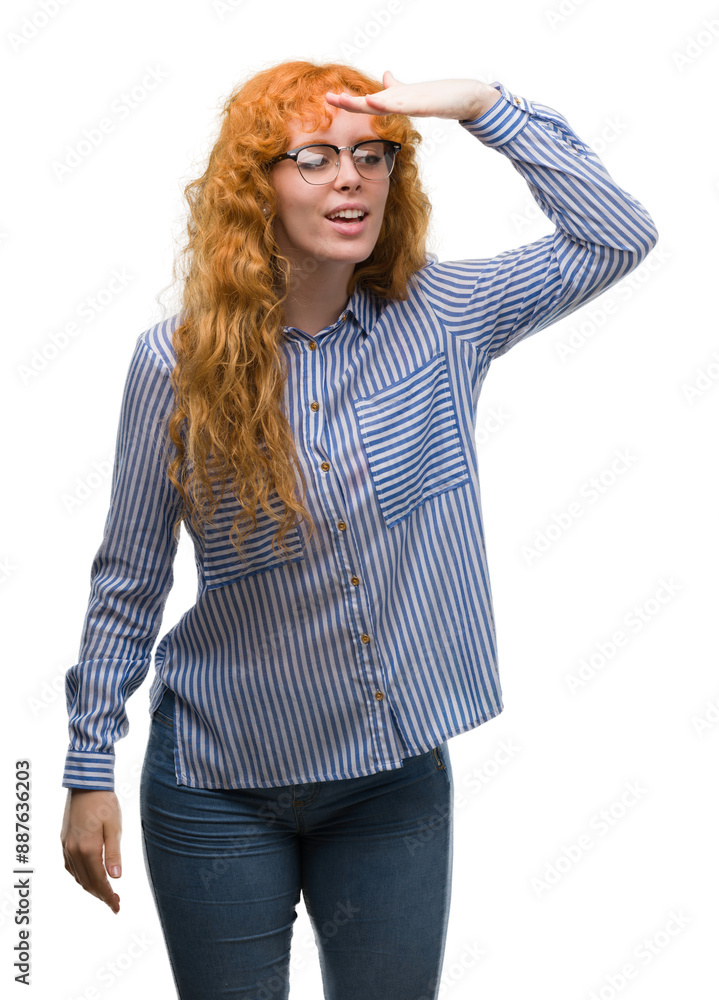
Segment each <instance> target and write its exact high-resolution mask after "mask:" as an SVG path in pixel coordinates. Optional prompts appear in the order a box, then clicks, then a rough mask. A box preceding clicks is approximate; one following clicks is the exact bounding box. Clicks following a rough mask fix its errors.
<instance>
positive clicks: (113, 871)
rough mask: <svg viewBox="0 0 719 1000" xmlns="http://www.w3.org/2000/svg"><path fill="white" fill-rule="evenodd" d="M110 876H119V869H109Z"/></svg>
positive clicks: (115, 867) (114, 866)
mask: <svg viewBox="0 0 719 1000" xmlns="http://www.w3.org/2000/svg"><path fill="white" fill-rule="evenodd" d="M110 874H111V875H115V876H117V875H119V874H120V869H119V868H118V866H117V865H113V866H112V868H111V869H110Z"/></svg>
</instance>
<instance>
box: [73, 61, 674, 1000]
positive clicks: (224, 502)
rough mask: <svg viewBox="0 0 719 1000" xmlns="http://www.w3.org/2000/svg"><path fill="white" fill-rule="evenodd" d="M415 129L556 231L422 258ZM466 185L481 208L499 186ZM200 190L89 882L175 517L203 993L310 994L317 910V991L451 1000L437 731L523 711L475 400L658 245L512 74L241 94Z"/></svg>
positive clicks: (443, 778) (155, 721)
mask: <svg viewBox="0 0 719 1000" xmlns="http://www.w3.org/2000/svg"><path fill="white" fill-rule="evenodd" d="M412 116H418V117H428V116H434V117H439V118H448V119H455V120H457V121H458V122H459V123H460V125H462V126H463V127H464V128H465V129H466V130H467V131H468V132H469V133H470V134H471V135H472V136H474V137H475V138H476V139H478V140H479V141H480V142H481V143H482V144H483V145H485V146H488V147H490V148H494V149H496V150H498V151H499V152H502V153H503V154H504V155H506V156H507V157H508V158H509V159H510V160H511V162H512V164H513V165H514V167H515V169H517V170H518V172H519V173H520V174H521V175H522V176H523V177H524V178H525V179H526V180H527V182H528V183H529V184H530V190H531V191H532V194H533V196H534V197H535V199H536V201H537V202H538V204H539V205H540V207H541V208H542V210H543V211H544V212H545V214H546V215H547V216H548V217H549V219H550V220H551V221H552V222H553V223H554V225H555V229H554V232H553V233H551V234H550V235H548V236H545V237H543V238H541V239H539V240H537V241H535V242H534V243H531V244H528V245H526V246H522V247H518V248H516V249H513V250H509V251H506V252H505V253H503V254H500V255H499V256H497V257H494V258H485V259H478V260H463V261H452V262H446V263H439V262H438V261H437V260H436V258H433V257H432V256H431V255H428V254H427V252H426V235H427V230H428V224H429V215H430V205H429V202H428V200H427V198H426V196H425V194H424V192H423V191H422V188H421V185H420V182H419V177H418V168H417V154H416V151H417V148H418V146H419V143H420V140H421V136H420V134H419V133H418V132H417V131H416V130H415V129H414V128H413V127H412V124H411V121H410V118H411V117H412ZM330 147H334V148H330ZM456 170H457V183H458V185H459V186H460V188H461V191H462V205H463V206H466V210H467V217H468V219H470V218H471V210H472V203H473V202H474V201H476V200H478V198H479V197H481V196H482V195H483V194H484V191H483V190H482V185H481V183H480V182H478V179H477V178H478V167H477V166H475V165H474V164H473V163H472V161H471V159H470V157H469V156H468V157H467V162H464V163H459V162H458V163H457V165H456ZM186 193H187V195H188V201H189V203H190V208H191V218H190V222H189V224H188V234H189V239H188V243H187V246H186V248H185V252H186V257H187V261H188V268H187V273H186V276H185V281H184V286H183V288H184V295H183V310H182V312H181V313H180V314H178V315H176V316H173V317H172V318H171V319H170V320H167V321H164V322H161V323H158V324H157V325H156V326H154V327H153V328H152V329H151V330H148V331H145V332H144V333H143V334H142V335H141V336H140V337H139V338H138V341H137V344H136V347H135V353H134V355H133V358H132V361H131V364H130V369H129V372H128V376H127V381H126V385H125V393H124V396H123V402H122V412H121V417H120V427H119V431H118V442H117V450H116V457H115V467H114V472H113V484H112V501H111V506H110V511H109V514H108V519H107V523H106V526H105V535H104V539H103V543H102V545H101V547H100V550H99V551H98V553H97V555H96V557H95V561H94V563H93V571H92V592H91V597H90V606H89V608H88V612H87V617H86V622H85V628H84V631H83V639H82V645H81V651H80V660H79V662H78V663H77V664H76V665H75V666H73V667H72V668H71V669H70V670H69V671H68V673H67V702H68V712H69V731H70V745H69V747H68V750H67V757H66V764H65V774H64V778H63V786H64V787H67V788H68V798H67V805H66V809H65V817H64V821H63V827H62V832H61V839H62V843H63V853H64V857H65V867H66V868H67V870H68V871H69V872H70V873H71V874H72V875H74V877H75V878H76V880H77V881H78V882H79V883H80V884H81V885H82V886H83V887H84V888H85V889H86V890H87V891H89V892H91V893H93V894H94V895H96V896H98V898H100V899H102V900H103V901H105V902H106V903H107V904H108V905H109V906H110V907H111V909H112V910H113V912H115V913H117V912H118V911H119V897H118V895H117V894H116V893H114V892H113V890H112V888H111V886H110V883H109V882H108V880H107V877H106V874H105V872H107V873H108V874H110V875H111V876H112V877H118V875H119V872H120V830H121V820H120V810H119V805H118V802H117V799H116V796H115V794H114V791H113V789H114V783H113V781H114V777H113V776H114V770H113V765H114V749H113V746H114V742H115V741H116V740H117V739H119V738H121V737H122V736H124V735H126V733H127V730H128V723H127V716H126V714H125V708H124V703H125V700H126V698H127V697H129V695H131V694H132V693H133V691H134V690H136V688H137V687H138V686H139V685H140V684H141V683H142V681H143V680H144V677H145V675H146V673H147V671H148V669H149V665H150V661H151V651H152V647H153V643H154V641H155V638H156V636H157V633H158V631H159V627H160V622H161V617H162V611H163V608H164V604H165V600H166V597H167V594H168V592H169V589H170V587H171V585H172V563H173V558H174V555H175V551H176V546H177V543H178V536H179V525H180V523H181V521H182V520H184V522H185V525H186V528H187V530H188V532H189V533H190V536H191V537H192V540H193V543H194V546H195V552H196V560H197V566H198V577H199V590H198V598H197V602H196V604H195V605H194V607H193V608H191V609H190V610H189V611H187V612H186V613H185V614H184V615H183V616H182V618H181V619H180V621H179V622H178V623H177V624H176V625H175V626H174V627H173V629H171V630H170V632H168V633H167V634H166V635H165V636H164V637H163V638H162V640H161V641H160V643H159V645H158V648H157V651H156V656H155V666H156V676H155V679H154V682H153V685H152V688H151V692H150V709H149V710H150V714H151V716H152V724H151V730H150V738H149V741H148V746H147V751H146V756H145V761H144V766H143V772H142V779H141V788H140V805H141V820H142V832H143V848H144V857H145V863H146V867H147V872H148V877H149V879H150V883H151V886H152V890H153V893H154V898H155V901H156V905H157V909H158V914H159V918H160V921H161V925H162V928H163V933H164V935H165V941H166V944H167V948H168V954H169V958H170V962H171V966H172V971H173V975H174V978H175V983H176V986H177V991H178V996H180V997H182V998H184V1000H188V998H199V997H215V996H220V995H223V996H224V995H228V994H230V993H231V994H233V995H237V996H240V995H242V996H246V997H252V998H253V1000H254V998H256V997H269V996H272V997H284V998H286V997H287V996H288V989H289V955H290V941H291V936H292V927H293V922H294V920H295V919H296V909H295V907H296V904H297V902H298V901H299V899H300V893H301V892H302V893H303V894H304V899H305V904H306V907H307V911H308V914H309V917H310V919H311V921H312V925H313V928H314V932H315V937H316V941H317V945H318V949H319V955H320V962H321V968H322V975H323V982H324V988H325V996H326V997H333V998H335V997H337V998H342V1000H352V998H354V997H362V998H363V1000H366V998H367V997H372V998H374V1000H410V998H411V1000H417V998H419V997H427V998H436V997H437V994H438V989H439V978H440V974H441V968H442V961H443V956H444V946H445V936H446V929H447V920H448V914H449V902H450V884H451V873H452V793H453V780H452V772H451V766H450V761H449V753H448V747H447V742H446V741H447V740H448V739H449V738H451V737H452V736H454V735H457V734H459V733H462V732H465V731H467V730H469V729H471V728H474V727H476V726H479V725H481V724H482V723H483V722H485V721H487V720H488V719H490V718H493V717H495V716H496V715H498V714H499V712H501V711H502V708H503V705H502V694H501V687H500V683H499V677H498V673H497V662H496V637H495V623H494V614H493V610H492V600H491V591H490V585H489V577H488V574H487V563H486V552H485V546H484V537H483V530H482V518H481V507H480V499H479V483H478V479H477V459H476V452H475V445H474V424H475V419H476V412H477V401H478V397H479V392H480V389H481V386H482V383H483V380H484V377H485V375H486V372H487V368H488V366H489V364H490V362H491V361H493V360H494V359H495V358H496V357H498V356H500V355H502V354H504V353H505V352H506V351H507V350H508V349H509V348H510V347H511V346H513V345H514V344H515V343H518V342H519V341H520V340H521V339H523V338H525V337H527V336H530V335H531V334H533V333H535V332H537V331H538V330H540V329H542V328H544V327H546V326H549V325H550V324H551V323H554V322H556V321H557V320H558V319H560V318H562V317H564V316H566V315H568V314H569V313H570V312H572V311H573V310H574V309H577V308H578V307H579V306H581V305H583V304H585V303H586V302H588V301H589V300H590V299H592V298H594V297H596V296H597V295H599V294H600V293H601V292H603V291H605V290H606V289H607V288H609V287H610V286H611V285H612V284H614V283H615V282H616V281H618V280H619V279H621V278H622V277H623V276H624V275H626V274H627V273H629V271H631V270H632V269H633V268H635V267H636V266H637V265H638V264H639V263H640V262H641V261H642V260H643V259H644V258H645V257H646V255H647V253H648V252H650V250H651V249H652V248H653V247H654V245H655V244H656V241H657V235H656V229H655V226H654V223H653V221H652V219H651V218H650V216H649V214H648V213H647V211H646V209H645V208H644V207H643V206H642V205H641V204H640V203H639V202H638V201H636V199H634V198H633V197H632V196H631V195H629V194H628V193H627V192H625V191H623V190H622V189H621V188H620V187H618V186H617V185H616V184H615V183H614V181H613V180H612V178H611V177H610V176H609V174H608V173H607V171H606V169H605V167H604V166H603V164H602V163H601V161H600V160H599V158H598V157H597V156H596V154H595V153H594V152H593V151H592V149H591V148H590V147H589V146H587V145H585V144H584V143H583V142H582V140H581V139H580V138H579V137H578V136H577V135H576V133H575V132H574V131H573V130H572V129H571V127H570V126H569V124H568V123H567V121H566V120H565V119H564V118H563V117H562V115H560V114H559V113H558V112H556V111H554V110H553V109H552V108H549V107H547V106H546V105H543V104H538V103H536V102H531V101H527V100H525V99H523V98H521V97H517V96H516V95H513V94H511V93H510V92H509V91H508V90H507V89H506V88H505V87H504V86H503V84H501V83H499V82H495V83H494V84H492V85H491V86H490V85H488V84H484V83H481V82H479V81H477V80H467V79H458V80H441V81H434V82H430V83H420V84H407V85H404V84H401V83H400V82H399V81H397V80H396V79H395V78H394V77H393V76H392V74H391V73H390V72H386V73H385V74H384V77H383V85H382V84H380V83H379V82H378V81H376V80H373V79H372V78H370V77H368V76H366V75H364V74H363V73H360V72H358V71H357V70H355V69H353V68H351V67H346V66H341V65H337V64H331V65H315V64H312V63H309V62H290V63H283V64H280V65H279V66H276V67H272V68H271V69H268V70H265V71H263V72H261V73H258V74H257V75H255V76H254V77H252V78H251V79H250V80H249V81H247V82H246V83H245V84H244V85H243V86H241V87H240V88H238V89H237V90H236V91H235V92H234V93H233V94H232V95H231V96H230V98H229V99H228V100H227V102H226V105H225V107H224V115H223V120H222V128H221V131H220V135H219V138H218V140H217V142H216V143H215V146H214V148H213V150H212V153H211V155H210V159H209V164H208V167H207V170H206V171H205V174H204V175H203V176H202V177H201V178H199V179H198V180H197V181H195V182H193V183H191V184H190V185H188V188H187V191H186ZM343 216H344V219H343ZM342 219H343V221H340V220H342ZM298 479H299V482H300V483H301V486H302V490H301V491H300V490H299V489H298V488H297V486H298ZM103 847H104V852H105V857H104V864H103V857H102V852H103Z"/></svg>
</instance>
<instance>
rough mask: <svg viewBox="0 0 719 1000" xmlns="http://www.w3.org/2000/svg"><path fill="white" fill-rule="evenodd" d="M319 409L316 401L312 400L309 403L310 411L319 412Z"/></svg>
mask: <svg viewBox="0 0 719 1000" xmlns="http://www.w3.org/2000/svg"><path fill="white" fill-rule="evenodd" d="M319 408H320V404H319V403H318V402H317V400H315V399H313V400H312V402H311V403H310V409H311V410H319Z"/></svg>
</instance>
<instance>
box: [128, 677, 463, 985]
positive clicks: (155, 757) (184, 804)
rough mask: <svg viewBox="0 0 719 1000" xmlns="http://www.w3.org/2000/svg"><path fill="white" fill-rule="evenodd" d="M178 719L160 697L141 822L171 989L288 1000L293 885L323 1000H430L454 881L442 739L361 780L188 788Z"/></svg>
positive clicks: (168, 698)
mask: <svg viewBox="0 0 719 1000" xmlns="http://www.w3.org/2000/svg"><path fill="white" fill-rule="evenodd" d="M173 712H174V694H173V693H172V692H171V691H170V690H168V691H166V692H165V695H164V697H163V699H162V702H161V703H160V705H159V706H158V709H157V712H156V713H155V716H154V717H153V719H152V722H151V725H150V735H149V739H148V743H147V750H146V753H145V759H144V762H143V768H142V775H141V783H140V816H141V826H142V841H143V856H144V859H145V866H146V869H147V874H148V879H149V882H150V886H151V889H152V893H153V896H154V899H155V905H156V907H157V913H158V917H159V920H160V924H161V927H162V932H163V935H164V939H165V945H166V947H167V952H168V957H169V960H170V965H171V967H172V973H173V976H174V981H175V986H176V988H177V995H178V997H180V998H181V1000H220V998H225V997H236V998H242V1000H288V997H289V973H290V943H291V940H292V931H293V925H294V921H295V920H296V919H297V910H296V906H297V903H298V902H299V900H300V892H302V894H303V896H304V901H305V907H306V909H307V914H308V917H309V919H310V922H311V925H312V930H313V933H314V938H315V941H316V944H317V949H318V952H319V961H320V970H321V974H322V983H323V988H324V996H325V1000H436V998H437V996H438V993H439V982H440V975H441V970H442V963H443V959H444V950H445V941H446V934H447V923H448V918H449V907H450V895H451V879H452V834H453V818H452V809H453V781H452V771H451V766H450V762H449V755H448V752H447V744H446V743H442V744H440V745H439V746H437V747H435V748H433V749H432V750H428V751H427V752H426V753H423V754H420V755H418V756H415V757H409V758H406V759H405V760H404V763H403V765H402V766H401V767H399V768H395V769H393V770H390V771H380V772H378V773H377V774H371V775H365V776H363V777H359V778H345V779H341V780H337V781H318V782H310V783H308V784H304V785H283V786H282V787H279V788H238V789H212V788H209V789H208V788H191V787H189V786H186V785H178V784H177V780H176V778H175V767H174V727H173ZM293 957H294V953H293ZM305 959H306V956H300V961H303V960H305Z"/></svg>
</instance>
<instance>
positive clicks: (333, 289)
mask: <svg viewBox="0 0 719 1000" xmlns="http://www.w3.org/2000/svg"><path fill="white" fill-rule="evenodd" d="M315 263H316V262H315ZM354 269H355V265H354V264H353V263H352V262H344V261H325V262H324V264H319V265H318V266H317V268H316V269H314V270H309V269H305V270H302V269H301V267H300V266H299V265H298V266H295V267H293V269H292V284H291V287H290V290H289V292H288V294H287V298H286V299H285V302H284V326H294V327H297V329H298V330H303V331H304V332H305V333H308V334H309V335H310V336H312V335H313V334H316V333H319V332H320V330H324V328H325V327H326V326H329V325H330V324H331V323H334V322H335V320H336V319H337V318H338V317H339V315H340V313H341V312H342V310H343V309H344V307H345V305H346V304H347V299H348V295H347V285H348V284H349V281H350V278H351V277H352V274H353V272H354ZM279 294H282V293H281V291H280V293H279Z"/></svg>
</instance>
